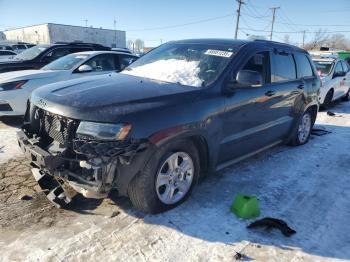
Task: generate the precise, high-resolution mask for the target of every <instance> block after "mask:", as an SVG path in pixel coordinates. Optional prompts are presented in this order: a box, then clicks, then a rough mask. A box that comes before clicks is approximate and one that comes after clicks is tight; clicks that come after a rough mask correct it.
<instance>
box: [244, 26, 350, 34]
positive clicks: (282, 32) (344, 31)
mask: <svg viewBox="0 0 350 262" xmlns="http://www.w3.org/2000/svg"><path fill="white" fill-rule="evenodd" d="M240 29H244V30H251V31H254V32H271V30H270V31H268V30H262V29H250V28H245V27H241V28H240ZM273 32H274V33H277V34H301V33H302V31H300V30H299V31H273ZM308 33H317V31H308ZM325 33H328V34H332V33H350V31H349V30H339V31H338V30H337V31H325Z"/></svg>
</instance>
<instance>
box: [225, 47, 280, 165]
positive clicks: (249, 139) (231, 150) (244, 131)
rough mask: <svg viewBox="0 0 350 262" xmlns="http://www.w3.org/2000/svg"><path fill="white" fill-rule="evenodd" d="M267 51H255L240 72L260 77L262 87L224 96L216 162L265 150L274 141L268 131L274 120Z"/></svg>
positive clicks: (244, 89) (247, 88) (241, 90)
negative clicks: (271, 106) (223, 110)
mask: <svg viewBox="0 0 350 262" xmlns="http://www.w3.org/2000/svg"><path fill="white" fill-rule="evenodd" d="M269 53H270V52H269V51H264V52H258V53H256V54H254V55H252V56H251V57H249V58H248V59H247V60H246V61H245V62H244V63H242V64H243V66H242V67H241V70H252V71H256V72H258V73H260V74H261V76H262V78H263V83H262V85H261V86H256V87H246V88H238V89H237V90H236V91H235V93H234V94H233V95H231V96H229V97H226V101H225V103H226V110H225V113H224V120H223V131H222V140H221V144H220V153H219V163H220V164H222V163H225V162H228V161H230V160H232V159H237V158H239V157H242V156H245V155H248V154H250V153H253V152H255V151H257V150H259V149H262V148H264V147H266V146H267V145H268V144H269V143H271V141H272V140H273V138H271V137H270V136H271V133H270V132H269V129H270V126H269V125H270V123H272V122H273V121H274V120H275V119H274V114H271V110H272V109H271V108H270V103H269V101H270V100H271V99H272V98H273V97H274V92H273V91H272V90H270V86H271V85H270V83H271V65H270V55H269Z"/></svg>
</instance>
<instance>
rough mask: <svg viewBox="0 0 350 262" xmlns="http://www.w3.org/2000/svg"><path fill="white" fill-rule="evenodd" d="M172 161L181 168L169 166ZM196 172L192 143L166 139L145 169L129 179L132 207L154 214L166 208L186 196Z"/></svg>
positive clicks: (196, 174) (169, 207)
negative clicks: (167, 141) (166, 141)
mask: <svg viewBox="0 0 350 262" xmlns="http://www.w3.org/2000/svg"><path fill="white" fill-rule="evenodd" d="M175 159H177V160H175ZM175 162H177V163H178V167H181V166H182V169H181V168H178V169H176V168H170V163H175ZM173 165H174V166H176V165H175V164H173ZM185 166H186V168H187V169H186V168H185ZM191 167H192V171H191ZM184 170H186V172H184ZM181 171H182V172H181ZM199 172H200V164H199V154H198V151H197V149H196V147H195V145H194V144H193V143H192V142H191V141H189V140H177V141H173V142H169V143H168V144H166V145H164V146H162V147H160V148H159V149H158V150H157V151H156V152H155V154H154V155H153V156H152V158H151V159H150V161H149V162H148V163H147V164H146V166H145V168H144V169H143V170H141V171H140V173H139V174H138V175H137V176H136V177H135V178H134V179H133V180H132V181H131V182H130V184H129V187H128V195H129V197H130V200H131V202H132V204H133V205H134V207H135V208H136V209H138V210H140V211H142V212H145V213H152V214H155V213H159V212H162V211H166V210H169V209H172V208H174V207H176V206H178V205H179V204H181V203H182V202H184V201H185V200H186V199H187V198H188V196H189V195H190V193H191V191H192V189H193V186H194V184H195V183H196V182H197V180H198V177H199ZM180 185H181V186H180ZM171 195H172V198H171V197H170V196H171ZM171 199H172V201H166V200H171Z"/></svg>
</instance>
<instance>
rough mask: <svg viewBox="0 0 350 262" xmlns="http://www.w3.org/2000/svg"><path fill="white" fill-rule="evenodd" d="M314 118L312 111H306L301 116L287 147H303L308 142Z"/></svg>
mask: <svg viewBox="0 0 350 262" xmlns="http://www.w3.org/2000/svg"><path fill="white" fill-rule="evenodd" d="M314 118H315V116H314V113H313V111H312V110H307V111H306V112H305V113H304V114H303V116H302V117H301V118H300V119H299V120H298V123H297V125H296V127H295V128H294V133H293V135H292V138H291V140H290V141H289V143H288V144H289V145H291V146H300V145H304V144H306V143H307V142H308V141H309V138H310V135H311V130H312V126H313V124H314V121H313V119H314Z"/></svg>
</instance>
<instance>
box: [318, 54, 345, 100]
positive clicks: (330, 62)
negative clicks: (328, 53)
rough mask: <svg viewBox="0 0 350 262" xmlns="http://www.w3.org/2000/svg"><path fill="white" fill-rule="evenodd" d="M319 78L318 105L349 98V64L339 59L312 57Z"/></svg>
mask: <svg viewBox="0 0 350 262" xmlns="http://www.w3.org/2000/svg"><path fill="white" fill-rule="evenodd" d="M312 60H313V62H314V64H315V66H316V69H317V72H318V74H319V75H320V78H321V83H322V85H321V88H320V95H319V101H320V105H324V106H328V105H330V104H331V103H332V102H333V101H334V100H337V99H340V98H342V99H343V100H346V101H348V100H349V98H350V97H349V96H350V94H349V89H350V66H349V65H348V63H347V62H345V61H344V60H341V59H332V58H314V59H312Z"/></svg>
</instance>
